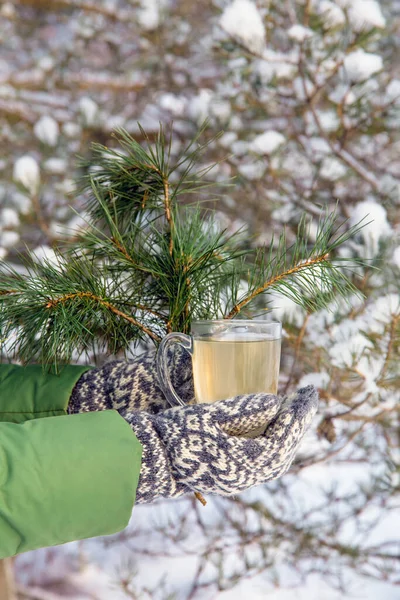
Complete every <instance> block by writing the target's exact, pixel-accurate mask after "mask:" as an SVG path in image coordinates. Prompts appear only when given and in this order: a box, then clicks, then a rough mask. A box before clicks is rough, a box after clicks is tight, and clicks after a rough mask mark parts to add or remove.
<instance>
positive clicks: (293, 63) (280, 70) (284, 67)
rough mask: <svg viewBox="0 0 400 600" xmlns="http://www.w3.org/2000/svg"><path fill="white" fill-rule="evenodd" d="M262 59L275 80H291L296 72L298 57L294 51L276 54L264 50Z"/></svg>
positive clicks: (270, 50)
mask: <svg viewBox="0 0 400 600" xmlns="http://www.w3.org/2000/svg"><path fill="white" fill-rule="evenodd" d="M262 58H263V60H264V61H265V63H266V65H267V66H268V67H270V68H272V74H273V75H274V76H275V77H276V78H277V79H292V78H293V77H294V76H295V75H296V73H297V70H298V56H297V53H296V51H291V52H287V53H284V52H276V51H275V50H272V49H270V48H265V50H264V52H263V53H262Z"/></svg>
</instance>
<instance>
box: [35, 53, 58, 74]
mask: <svg viewBox="0 0 400 600" xmlns="http://www.w3.org/2000/svg"><path fill="white" fill-rule="evenodd" d="M37 66H38V67H39V69H42V71H45V72H46V73H47V72H48V71H51V70H52V69H54V67H55V66H56V61H55V60H54V58H53V57H52V56H50V55H48V56H42V57H41V58H39V60H38V63H37Z"/></svg>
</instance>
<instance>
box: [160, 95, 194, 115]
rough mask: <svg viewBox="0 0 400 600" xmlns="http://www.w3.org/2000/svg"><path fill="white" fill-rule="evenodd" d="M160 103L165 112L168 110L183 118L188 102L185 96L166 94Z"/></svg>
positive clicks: (162, 96)
mask: <svg viewBox="0 0 400 600" xmlns="http://www.w3.org/2000/svg"><path fill="white" fill-rule="evenodd" d="M158 103H159V105H160V106H161V108H163V109H164V110H168V111H169V112H170V113H171V114H173V115H175V116H182V115H183V113H184V112H185V109H186V104H187V100H186V98H185V97H184V96H178V95H176V94H171V93H164V94H161V96H160V97H159V99H158Z"/></svg>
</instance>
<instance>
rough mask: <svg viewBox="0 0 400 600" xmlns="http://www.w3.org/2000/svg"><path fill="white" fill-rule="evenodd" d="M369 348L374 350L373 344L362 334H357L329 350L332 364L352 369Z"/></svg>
mask: <svg viewBox="0 0 400 600" xmlns="http://www.w3.org/2000/svg"><path fill="white" fill-rule="evenodd" d="M352 323H354V321H352ZM367 348H370V349H371V348H373V345H372V342H370V341H369V340H367V338H366V337H365V335H362V333H359V332H356V333H354V334H353V335H351V336H349V337H348V338H347V337H346V339H344V340H343V341H341V342H337V343H336V344H333V345H332V346H331V347H330V348H329V356H330V358H331V363H332V364H333V365H334V366H336V367H341V368H344V367H351V366H352V365H353V364H354V363H356V362H358V361H359V360H360V358H361V356H362V354H363V353H364V352H365V350H366V349H367Z"/></svg>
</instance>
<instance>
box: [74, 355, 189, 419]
mask: <svg viewBox="0 0 400 600" xmlns="http://www.w3.org/2000/svg"><path fill="white" fill-rule="evenodd" d="M167 360H168V369H169V373H170V374H171V381H172V385H173V386H174V389H176V391H177V392H178V394H179V396H180V397H181V398H182V399H183V400H184V401H185V402H187V403H188V404H189V403H191V402H193V401H194V384H193V376H192V357H191V356H190V354H189V353H188V352H186V351H185V350H184V349H183V348H181V347H180V346H174V347H172V348H170V349H169V352H168V355H167ZM169 407H170V404H169V402H168V401H167V399H166V398H165V396H164V394H163V392H162V391H161V388H160V386H159V385H158V378H157V371H156V354H155V352H154V350H152V351H149V352H145V353H144V354H141V355H140V356H139V357H137V358H135V359H134V360H132V361H130V362H127V361H121V360H119V361H112V362H109V363H106V364H105V365H103V366H102V367H100V368H99V369H91V370H89V371H86V373H83V375H81V377H80V378H79V380H78V381H77V383H76V384H75V387H74V389H73V390H72V394H71V397H70V401H69V404H68V412H69V414H73V413H80V412H90V411H98V410H111V409H114V410H117V411H118V412H119V413H120V415H121V416H122V417H124V416H125V414H126V413H127V412H133V411H137V410H140V411H143V410H144V411H146V412H150V413H153V414H156V413H158V412H160V411H161V410H164V409H166V408H169Z"/></svg>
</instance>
